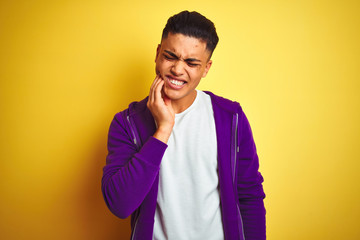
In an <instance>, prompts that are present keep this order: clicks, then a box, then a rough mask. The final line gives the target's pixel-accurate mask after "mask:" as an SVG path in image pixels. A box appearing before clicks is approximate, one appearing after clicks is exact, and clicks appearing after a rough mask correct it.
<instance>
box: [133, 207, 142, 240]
mask: <svg viewBox="0 0 360 240" xmlns="http://www.w3.org/2000/svg"><path fill="white" fill-rule="evenodd" d="M139 215H140V213H139V214H138V216H137V218H136V221H135V226H134V231H132V236H131V240H134V239H135V231H136V226H137V223H138V221H139Z"/></svg>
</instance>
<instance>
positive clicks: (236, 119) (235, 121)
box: [232, 113, 245, 240]
mask: <svg viewBox="0 0 360 240" xmlns="http://www.w3.org/2000/svg"><path fill="white" fill-rule="evenodd" d="M238 125H239V115H238V113H236V114H234V116H233V134H234V138H233V139H234V140H233V149H232V150H233V157H234V164H233V166H234V169H233V183H234V186H235V184H236V183H235V176H236V157H237V153H238V152H239V146H238V145H237V144H238V142H237V140H238V134H237V132H238ZM234 126H235V127H234ZM236 207H237V210H238V214H239V217H240V219H239V236H240V235H242V237H243V240H245V235H244V226H243V220H242V217H241V212H240V208H239V204H238V200H236ZM240 223H241V224H240ZM240 228H241V229H242V231H241V232H242V234H241V232H240Z"/></svg>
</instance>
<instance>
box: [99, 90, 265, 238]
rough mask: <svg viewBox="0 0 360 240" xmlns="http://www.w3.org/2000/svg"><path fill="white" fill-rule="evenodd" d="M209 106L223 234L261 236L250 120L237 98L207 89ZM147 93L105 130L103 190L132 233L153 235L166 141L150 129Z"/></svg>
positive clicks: (261, 195)
mask: <svg viewBox="0 0 360 240" xmlns="http://www.w3.org/2000/svg"><path fill="white" fill-rule="evenodd" d="M206 93H207V94H209V95H210V97H211V102H212V106H213V111H214V118H215V125H216V135H217V147H218V172H219V186H220V202H221V215H222V222H223V228H224V235H225V239H226V240H232V239H241V240H243V239H246V240H263V239H266V231H265V229H266V228H265V208H264V202H263V199H264V198H265V194H264V191H263V187H262V182H263V178H262V176H261V174H260V173H259V171H258V169H259V160H258V156H257V153H256V147H255V143H254V139H253V136H252V132H251V128H250V125H249V122H248V120H247V118H246V116H245V114H244V112H243V111H242V109H241V107H240V105H239V103H237V102H232V101H230V100H227V99H225V98H222V97H219V96H216V95H214V94H212V93H211V92H206ZM146 103H147V98H145V99H144V100H142V101H140V102H133V103H131V104H130V105H129V108H128V109H126V110H124V111H122V112H119V113H117V114H116V115H115V117H114V119H113V121H112V122H111V125H110V130H109V136H108V156H107V158H106V166H105V167H104V172H103V178H102V192H103V196H104V199H105V202H106V204H107V206H108V207H109V209H110V210H111V212H112V213H113V214H115V215H116V216H118V217H120V218H127V217H128V216H129V215H131V229H132V233H131V239H152V236H153V226H154V216H155V210H156V201H157V191H158V182H159V176H158V173H159V170H160V163H161V159H162V157H163V155H164V152H165V150H166V148H167V145H166V144H165V143H163V142H161V141H159V140H157V139H156V138H154V137H152V135H153V134H154V133H155V131H156V126H155V122H154V119H153V117H152V115H151V112H150V111H149V109H148V108H147V107H146Z"/></svg>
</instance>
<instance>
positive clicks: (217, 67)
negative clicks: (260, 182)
mask: <svg viewBox="0 0 360 240" xmlns="http://www.w3.org/2000/svg"><path fill="white" fill-rule="evenodd" d="M184 9H188V10H196V11H199V12H201V13H202V14H204V15H205V16H207V17H208V18H210V19H211V20H213V21H214V22H215V24H216V27H217V31H218V34H219V36H220V42H219V45H218V47H217V49H216V50H215V52H214V55H213V66H212V68H211V70H210V72H209V74H208V76H207V77H206V78H205V79H203V80H202V82H201V84H200V86H199V89H203V90H211V91H213V92H215V93H217V94H220V95H223V96H226V97H228V98H231V99H233V100H237V101H239V102H240V103H241V105H242V106H243V108H244V110H245V112H246V114H247V116H248V118H249V120H250V123H251V125H252V128H253V133H254V136H255V140H256V143H257V147H258V153H259V156H260V160H261V169H260V170H261V172H262V174H263V175H264V178H265V182H264V188H265V191H266V193H267V198H266V201H265V203H266V207H267V233H268V239H270V240H278V239H280V240H283V239H284V240H287V239H291V240H297V239H299V240H300V239H301V240H303V239H346V240H349V239H350V240H351V239H360V227H359V221H360V207H359V203H360V201H359V200H360V199H359V198H360V189H359V165H360V158H359V157H360V147H359V142H360V127H359V123H360V114H359V110H360V97H359V91H360V83H359V80H360V78H359V77H360V74H359V69H360V66H359V65H360V64H359V63H360V61H359V60H360V59H359V58H360V47H359V43H360V35H359V31H360V29H359V27H360V14H359V10H360V4H359V1H340V0H339V1H331V0H328V1H318V0H315V1H311V0H306V1H300V0H299V1H285V0H274V1H257V0H255V1H245V0H243V1H205V0H199V1H192V0H191V1H186V0H184V1H136V0H134V1H115V0H114V1H110V0H106V1H104V0H102V1H100V0H87V1H85V0H84V1H81V0H68V1H65V0H63V1H26V0H18V1H16V0H14V1H6V0H2V1H0V83H1V85H0V110H1V112H0V114H1V115H0V138H1V139H0V144H1V145H0V146H1V150H0V157H1V161H0V176H1V181H0V186H1V192H0V194H1V196H0V224H1V225H0V238H1V239H127V238H128V237H129V234H130V231H129V220H120V219H117V218H116V217H115V216H113V215H112V214H111V213H110V212H109V210H108V209H107V208H106V206H105V203H104V201H103V199H102V195H101V191H100V181H101V176H102V167H103V166H104V164H105V157H106V141H107V131H108V127H109V124H110V121H111V120H112V118H113V115H114V114H115V113H116V112H118V111H120V110H122V109H124V108H126V106H127V104H128V103H129V102H131V101H134V100H140V99H142V98H143V97H145V96H146V95H147V93H148V88H149V86H150V83H151V82H152V80H153V79H154V77H155V75H154V58H155V50H156V46H157V44H158V43H159V41H160V35H161V32H162V29H163V27H164V25H165V23H166V20H167V18H168V17H169V16H171V15H173V14H175V13H178V12H180V11H181V10H184Z"/></svg>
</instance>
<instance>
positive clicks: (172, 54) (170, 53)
mask: <svg viewBox="0 0 360 240" xmlns="http://www.w3.org/2000/svg"><path fill="white" fill-rule="evenodd" d="M164 52H166V53H167V54H169V55H170V56H172V57H174V58H176V59H179V57H178V56H176V54H175V53H173V52H171V51H168V50H164ZM184 61H186V62H201V61H200V60H199V59H196V58H187V59H184Z"/></svg>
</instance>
